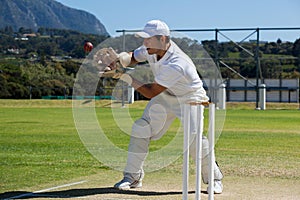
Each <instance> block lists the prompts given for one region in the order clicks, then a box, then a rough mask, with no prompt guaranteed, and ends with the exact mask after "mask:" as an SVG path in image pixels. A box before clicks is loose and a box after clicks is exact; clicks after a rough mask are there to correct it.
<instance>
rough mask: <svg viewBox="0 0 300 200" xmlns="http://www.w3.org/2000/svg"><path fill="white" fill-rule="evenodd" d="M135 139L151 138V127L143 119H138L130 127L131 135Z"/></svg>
mask: <svg viewBox="0 0 300 200" xmlns="http://www.w3.org/2000/svg"><path fill="white" fill-rule="evenodd" d="M131 136H133V137H137V138H150V137H151V126H150V124H149V123H148V122H147V121H146V120H145V119H143V118H141V119H138V120H136V121H135V122H134V124H133V126H132V135H131Z"/></svg>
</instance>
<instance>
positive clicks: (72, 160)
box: [0, 100, 300, 192]
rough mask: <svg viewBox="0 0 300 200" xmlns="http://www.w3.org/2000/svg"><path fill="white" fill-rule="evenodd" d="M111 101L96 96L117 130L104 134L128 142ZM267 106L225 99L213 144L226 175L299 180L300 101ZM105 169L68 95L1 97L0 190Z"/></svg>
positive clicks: (137, 107)
mask: <svg viewBox="0 0 300 200" xmlns="http://www.w3.org/2000/svg"><path fill="white" fill-rule="evenodd" d="M108 104H109V102H108V101H97V102H96V106H97V116H98V119H99V122H100V123H101V126H103V127H104V128H105V130H108V131H109V132H110V133H113V134H109V135H107V136H108V137H109V139H110V140H111V141H112V142H114V143H115V144H117V145H119V146H120V147H121V148H123V149H126V148H127V144H128V141H129V137H128V136H127V135H125V134H123V133H122V132H121V131H120V130H119V129H118V128H116V126H115V124H114V122H113V118H112V116H111V110H110V109H109V108H108ZM144 106H145V102H136V103H135V104H133V105H130V113H131V115H132V116H133V118H138V117H139V116H141V114H142V112H143V108H144ZM269 107H271V108H273V109H272V110H266V111H257V110H254V109H253V104H242V103H241V104H237V103H234V104H228V109H227V115H226V122H225V126H224V130H223V133H222V135H221V137H220V138H219V140H218V143H217V146H216V154H217V160H218V162H219V163H220V165H221V167H222V170H223V173H224V174H225V175H237V176H255V177H256V176H258V177H259V176H264V177H265V176H267V177H277V178H283V179H299V177H300V172H299V170H298V168H299V163H300V149H299V143H300V127H299V122H300V113H299V110H298V109H297V105H290V104H289V105H283V104H276V105H275V104H270V105H269ZM267 108H268V106H267ZM274 108H276V109H274ZM278 108H282V109H278ZM290 108H293V109H290ZM294 108H296V109H294ZM178 126H179V121H176V122H175V123H174V125H173V126H172V127H171V129H170V131H169V133H168V134H167V135H166V137H164V138H163V139H161V140H159V141H156V142H153V143H152V144H151V146H150V149H151V150H157V149H159V148H160V147H161V146H163V145H165V144H166V143H168V141H170V140H171V139H172V137H173V136H172V134H174V132H175V131H176V130H177V128H178ZM100 169H101V170H106V169H107V167H106V166H103V165H102V164H101V163H100V162H98V161H97V160H96V159H94V158H93V156H91V155H90V154H89V153H88V152H87V150H86V148H85V147H84V145H83V144H82V143H81V141H80V139H79V136H78V134H77V132H76V129H75V126H74V121H73V116H72V108H71V101H64V100H61V101H52V100H50V101H47V100H42V101H41V100H32V101H15V100H0V175H1V182H0V192H8V191H14V190H20V189H22V188H26V187H35V186H38V185H41V184H48V183H51V182H55V181H63V180H71V179H74V178H79V177H82V176H88V175H91V174H95V173H97V172H99V171H100ZM165 170H168V171H174V173H175V172H176V173H177V172H180V170H181V161H176V162H175V163H174V164H172V165H171V166H170V167H168V168H165V169H163V170H162V173H163V171H165Z"/></svg>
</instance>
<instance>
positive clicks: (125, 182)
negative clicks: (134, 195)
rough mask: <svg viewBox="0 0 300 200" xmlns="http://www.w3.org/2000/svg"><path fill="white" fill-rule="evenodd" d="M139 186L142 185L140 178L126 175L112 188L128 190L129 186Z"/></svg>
mask: <svg viewBox="0 0 300 200" xmlns="http://www.w3.org/2000/svg"><path fill="white" fill-rule="evenodd" d="M140 187H142V180H132V179H130V178H127V177H124V178H123V179H122V180H121V181H120V182H118V183H116V184H115V185H114V188H116V189H119V190H129V189H130V188H140Z"/></svg>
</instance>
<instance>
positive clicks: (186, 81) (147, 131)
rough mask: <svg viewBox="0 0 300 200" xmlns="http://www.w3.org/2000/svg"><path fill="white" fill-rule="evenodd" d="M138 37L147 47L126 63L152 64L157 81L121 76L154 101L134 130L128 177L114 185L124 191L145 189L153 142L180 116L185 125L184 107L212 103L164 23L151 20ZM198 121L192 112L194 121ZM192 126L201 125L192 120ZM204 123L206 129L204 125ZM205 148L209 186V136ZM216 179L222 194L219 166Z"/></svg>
mask: <svg viewBox="0 0 300 200" xmlns="http://www.w3.org/2000/svg"><path fill="white" fill-rule="evenodd" d="M136 36H137V37H142V38H143V39H144V42H143V45H142V46H141V47H139V48H138V49H136V50H134V51H133V52H130V53H128V54H127V56H126V59H128V55H129V57H130V61H128V62H126V63H128V65H130V66H132V65H135V64H137V63H138V62H145V61H148V63H149V65H150V68H151V70H152V72H153V75H154V82H153V83H150V84H143V83H141V82H139V81H138V80H136V79H134V78H133V77H131V76H130V75H129V74H123V75H121V76H120V79H121V80H123V81H125V82H127V83H128V84H130V85H131V86H132V87H134V88H135V89H136V90H137V91H138V92H139V93H141V94H142V95H143V96H145V97H147V98H150V99H151V100H150V101H149V103H148V105H147V107H146V109H145V111H144V113H143V116H142V117H141V118H140V119H138V120H137V121H136V122H135V123H134V125H133V127H132V133H131V138H130V143H129V147H128V158H127V165H126V167H125V170H124V178H123V179H122V180H121V181H120V182H118V183H116V184H115V186H114V187H115V188H118V189H121V190H127V189H130V188H137V187H141V186H142V179H143V177H144V171H143V164H144V161H145V159H146V157H147V154H148V148H149V143H150V141H151V140H158V139H160V138H161V137H162V136H163V135H164V133H165V132H166V131H167V129H168V128H169V126H170V125H171V123H172V122H173V121H174V119H175V118H176V117H177V118H179V119H180V120H181V121H182V122H183V113H184V112H183V105H184V104H185V103H188V102H194V101H196V102H208V100H209V99H208V97H207V95H206V92H205V90H204V88H203V84H202V81H201V79H200V77H199V76H198V74H197V70H196V67H195V65H194V64H193V62H192V60H191V59H190V58H189V57H188V56H187V55H186V54H185V53H184V52H183V51H182V50H181V49H180V48H179V47H178V46H177V45H176V44H175V43H174V42H173V41H171V40H170V30H169V28H168V26H167V25H166V24H165V23H164V22H162V21H159V20H151V21H149V22H148V23H147V24H146V25H145V27H144V30H143V31H142V32H138V33H136ZM195 118H196V117H193V111H191V119H195ZM191 123H199V122H196V121H195V120H191ZM200 123H201V125H202V126H203V122H200ZM192 126H193V125H192ZM195 127H196V126H195ZM192 131H193V130H192V129H191V132H192ZM195 146H196V145H195V142H193V143H192V144H191V145H190V153H191V156H192V157H193V158H194V159H195V157H196V156H195V155H196V152H195V150H196V147H195ZM202 147H203V150H202V178H203V182H204V183H206V184H207V183H208V153H209V148H208V140H207V138H206V137H203V144H202ZM214 177H215V183H214V184H215V193H221V192H222V189H223V186H222V183H221V180H222V178H223V176H222V173H221V171H220V169H219V167H218V166H217V165H216V164H215V166H214Z"/></svg>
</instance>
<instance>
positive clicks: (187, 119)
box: [182, 102, 215, 200]
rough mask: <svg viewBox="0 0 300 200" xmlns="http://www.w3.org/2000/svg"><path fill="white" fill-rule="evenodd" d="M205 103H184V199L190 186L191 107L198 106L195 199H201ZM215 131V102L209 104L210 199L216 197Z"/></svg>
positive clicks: (186, 197)
mask: <svg viewBox="0 0 300 200" xmlns="http://www.w3.org/2000/svg"><path fill="white" fill-rule="evenodd" d="M204 105H208V103H207V102H204V103H203V102H193V103H188V104H185V105H184V119H183V121H184V122H183V123H184V124H183V128H184V141H183V173H182V176H183V177H182V199H183V200H187V199H188V188H189V187H188V186H189V140H190V131H191V130H190V129H191V107H192V106H196V110H197V116H196V119H197V122H199V123H197V127H196V130H197V133H196V138H195V139H196V188H195V199H196V200H200V199H201V157H202V134H203V125H202V123H203V112H204ZM214 132H215V104H214V103H210V104H209V127H208V139H209V155H208V156H209V185H208V199H209V200H213V199H214V173H213V172H214V170H213V166H214V165H213V163H214V157H213V155H214V137H215V135H214Z"/></svg>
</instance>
